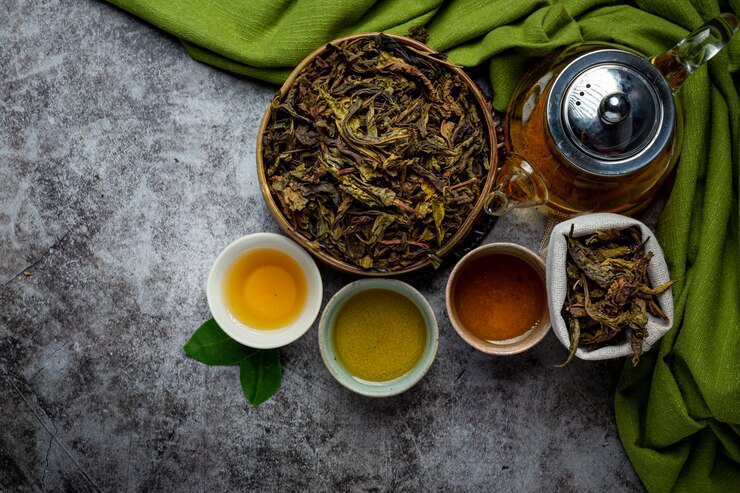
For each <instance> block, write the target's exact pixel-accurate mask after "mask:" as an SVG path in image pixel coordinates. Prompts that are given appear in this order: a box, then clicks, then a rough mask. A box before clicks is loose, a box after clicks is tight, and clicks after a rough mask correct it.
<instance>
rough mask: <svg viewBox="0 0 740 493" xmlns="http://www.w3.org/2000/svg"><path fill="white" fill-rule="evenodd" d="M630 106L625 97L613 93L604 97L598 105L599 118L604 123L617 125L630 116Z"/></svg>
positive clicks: (618, 93)
mask: <svg viewBox="0 0 740 493" xmlns="http://www.w3.org/2000/svg"><path fill="white" fill-rule="evenodd" d="M631 109H632V106H631V105H630V101H629V99H627V96H625V95H624V94H622V93H621V92H615V93H612V94H608V95H606V96H604V99H602V100H601V103H599V117H600V118H601V120H602V121H603V122H604V123H607V124H612V125H613V124H615V123H619V122H621V121H622V120H624V119H625V118H627V117H628V116H629V114H630V110H631Z"/></svg>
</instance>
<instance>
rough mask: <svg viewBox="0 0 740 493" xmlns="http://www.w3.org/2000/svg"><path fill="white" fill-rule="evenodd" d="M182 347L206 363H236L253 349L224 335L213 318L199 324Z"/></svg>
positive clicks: (192, 356) (191, 355)
mask: <svg viewBox="0 0 740 493" xmlns="http://www.w3.org/2000/svg"><path fill="white" fill-rule="evenodd" d="M182 348H183V349H184V350H185V352H186V353H187V354H188V355H189V356H190V357H191V358H194V359H196V360H198V361H200V362H201V363H205V364H206V365H236V364H239V362H240V361H241V360H243V359H244V358H246V357H247V356H249V355H250V354H251V352H252V351H254V349H252V348H250V347H247V346H244V345H243V344H239V343H238V342H236V341H235V340H234V339H232V338H231V337H229V336H228V335H226V333H225V332H224V331H223V330H222V329H221V327H219V326H218V324H217V323H216V321H215V320H213V319H210V320H208V321H206V322H205V323H204V324H203V325H201V326H200V327H199V328H198V330H196V331H195V334H193V336H192V337H191V338H190V340H189V341H188V342H187V343H186V344H185V345H184V346H183V347H182Z"/></svg>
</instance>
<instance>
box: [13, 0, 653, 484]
mask: <svg viewBox="0 0 740 493" xmlns="http://www.w3.org/2000/svg"><path fill="white" fill-rule="evenodd" d="M0 11H3V12H4V13H3V14H2V19H0V119H1V121H2V124H1V126H0V286H1V287H0V408H1V411H0V489H2V490H8V491H36V490H49V491H61V490H76V491H91V490H105V491H139V490H167V491H228V490H245V489H247V490H255V491H291V490H306V489H311V490H327V491H328V490H337V491H391V490H393V491H396V490H400V491H404V490H411V491H425V490H436V491H476V490H478V491H481V490H494V491H535V490H542V491H574V490H578V491H624V490H627V491H633V490H641V489H642V486H641V483H640V481H639V479H638V478H637V477H636V475H635V473H634V471H633V469H632V467H631V466H630V464H629V461H628V460H627V457H626V456H625V454H624V451H623V449H622V446H621V445H620V442H619V438H618V436H617V430H616V427H615V423H614V411H613V391H614V387H615V385H616V381H617V378H618V376H619V372H620V369H621V367H622V361H607V362H600V363H586V362H581V361H575V362H574V363H573V364H571V365H570V366H569V367H568V368H566V369H556V368H553V365H554V364H555V363H559V362H560V361H562V360H563V359H564V357H565V356H566V350H565V349H564V348H563V347H562V346H561V345H560V344H559V343H558V341H557V340H556V338H555V336H554V335H552V334H549V335H548V336H547V338H546V339H545V340H544V341H543V342H542V343H541V344H540V345H539V346H538V347H536V348H535V349H534V350H532V351H530V352H528V353H526V354H522V355H518V356H513V357H508V358H495V357H489V356H486V355H483V354H480V353H477V352H476V351H475V350H473V349H471V348H470V347H468V346H467V345H466V344H465V343H464V342H463V341H462V340H461V339H460V338H459V337H458V336H457V335H456V333H454V331H453V330H452V328H451V326H450V324H449V322H448V320H447V317H446V315H445V311H444V298H443V291H444V284H445V280H446V276H447V274H448V272H449V266H448V267H446V268H445V269H443V270H442V271H440V272H433V273H430V274H426V275H423V276H415V277H413V278H411V279H409V281H410V282H411V283H412V284H413V285H415V286H416V287H417V288H419V289H420V290H421V291H422V292H423V293H424V294H425V295H426V296H427V297H428V299H429V300H430V301H431V302H432V305H433V306H434V308H435V312H436V316H437V318H438V320H439V323H440V332H441V337H440V345H439V354H438V358H437V361H436V362H435V363H434V365H433V367H432V369H431V371H430V372H429V374H428V375H427V376H426V378H425V379H424V380H423V381H422V382H421V383H420V384H419V385H418V386H416V387H415V388H413V389H412V390H411V391H409V392H407V393H406V394H403V395H401V396H398V397H395V398H389V399H384V400H369V399H366V398H362V397H360V396H357V395H354V394H352V393H350V392H349V391H347V390H345V389H344V388H343V387H341V386H340V385H339V384H338V383H336V382H335V381H334V380H333V379H332V377H331V376H330V374H329V372H328V371H327V370H326V369H325V368H324V366H323V364H322V361H321V357H320V354H319V349H318V344H317V340H316V332H315V327H314V329H313V330H311V331H310V332H309V333H308V334H307V335H306V336H305V337H303V338H302V339H300V340H299V341H298V342H296V343H295V344H293V345H291V346H289V347H287V348H285V349H284V350H283V351H282V362H283V368H284V379H283V384H282V388H281V389H280V390H279V392H278V393H277V395H276V396H275V397H274V398H273V399H272V400H270V401H268V402H267V403H266V404H264V405H263V406H261V407H259V408H253V407H251V406H250V405H249V404H248V402H247V401H246V399H245V397H244V395H243V394H242V391H241V388H240V386H239V381H238V369H237V368H236V367H206V366H204V365H202V364H199V363H197V362H195V361H193V360H191V359H189V358H188V357H187V356H186V355H185V354H184V352H183V351H182V349H181V346H182V345H183V344H184V343H185V342H186V341H187V339H188V338H189V336H190V335H191V334H192V332H193V331H194V330H195V329H196V328H197V327H198V325H199V324H200V323H201V322H202V321H204V320H205V319H207V318H208V317H209V313H208V308H207V305H206V295H205V280H206V275H207V272H208V269H209V267H210V264H211V262H212V261H213V260H214V258H215V256H216V255H217V253H218V252H219V251H220V250H221V249H222V248H223V247H224V246H226V245H227V244H228V243H229V242H230V241H232V240H233V239H235V238H237V237H239V236H241V235H243V234H246V233H251V232H257V231H273V232H277V231H278V228H277V226H276V224H275V223H274V222H273V221H272V219H271V217H270V216H269V214H268V211H267V209H266V207H265V206H264V204H263V202H262V198H261V195H260V192H259V187H258V184H257V178H256V173H255V158H254V147H255V137H256V132H257V126H258V122H259V120H260V117H261V115H262V112H263V110H264V108H265V107H266V105H267V102H268V100H269V98H270V97H271V95H272V94H273V93H274V91H275V90H276V87H274V86H270V85H266V84H263V83H260V82H257V81H254V80H247V79H244V78H238V77H234V76H232V75H230V74H228V73H224V72H221V71H218V70H215V69H213V68H210V67H208V66H205V65H201V64H199V63H197V62H195V61H193V60H191V59H190V58H189V57H188V55H187V54H186V52H185V51H184V50H183V49H182V48H181V46H180V45H179V44H178V42H177V40H175V39H173V38H171V37H169V36H168V35H166V34H163V33H161V32H159V31H158V30H156V29H154V28H153V27H151V26H149V25H147V24H145V23H142V22H140V21H139V20H138V19H135V18H133V17H131V16H129V15H127V14H125V13H124V12H122V11H119V10H117V9H116V8H113V7H111V6H109V5H107V4H105V3H99V2H96V1H90V0H82V1H77V2H62V1H55V0H48V1H42V2H30V1H21V0H2V1H1V2H0ZM544 229H545V220H544V216H543V215H542V214H541V213H540V212H538V211H535V210H531V211H525V212H521V213H517V214H514V215H512V216H510V217H508V218H506V219H505V220H502V221H500V222H499V223H498V224H497V225H496V227H495V228H494V230H493V232H492V233H491V234H490V235H489V236H488V238H487V239H486V241H498V240H507V241H514V242H517V243H520V244H523V245H526V246H529V247H531V248H534V249H537V248H538V247H539V243H540V239H541V236H542V232H543V230H544ZM321 273H322V275H323V277H324V283H325V294H324V299H325V301H326V300H327V299H328V298H329V297H330V296H331V295H332V294H333V293H334V292H336V291H337V290H338V289H339V288H340V287H341V286H342V285H343V284H345V283H346V282H348V281H349V280H351V279H350V278H349V277H345V276H342V275H338V274H337V273H335V272H331V271H329V270H327V269H325V268H322V269H321Z"/></svg>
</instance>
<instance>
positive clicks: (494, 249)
mask: <svg viewBox="0 0 740 493" xmlns="http://www.w3.org/2000/svg"><path fill="white" fill-rule="evenodd" d="M494 254H504V255H511V256H514V257H517V258H519V259H521V260H524V261H525V262H527V263H528V264H529V265H530V266H531V267H532V268H533V269H534V270H535V272H537V274H538V275H539V276H540V279H541V280H542V294H543V296H544V298H543V299H544V303H543V308H542V315H541V319H540V322H539V323H538V324H537V325H536V326H535V327H534V328H533V329H530V330H529V331H528V332H525V334H524V335H522V336H519V337H517V338H514V339H512V340H510V341H508V342H502V343H498V344H494V343H491V342H489V341H486V340H484V339H481V338H480V337H477V336H475V335H473V334H471V333H470V331H468V330H467V329H466V328H465V326H464V325H463V323H462V321H461V320H460V319H459V318H458V317H457V309H456V308H455V306H454V304H453V296H454V289H455V284H456V282H457V279H458V277H459V275H460V273H461V272H462V270H463V269H464V268H465V266H467V265H468V264H469V263H470V262H471V261H473V260H475V259H477V258H480V257H485V256H488V255H494ZM445 308H446V309H447V317H448V318H449V320H450V323H451V325H452V328H454V329H455V332H457V334H458V335H459V336H460V337H461V338H462V339H463V340H464V341H465V342H467V343H468V344H469V345H470V346H472V347H473V348H475V349H477V350H478V351H481V352H483V353H486V354H492V355H498V356H508V355H513V354H519V353H522V352H524V351H527V350H529V349H531V348H532V347H534V346H535V345H537V344H538V343H539V342H540V341H541V340H542V339H544V337H545V336H546V335H547V333H548V332H550V329H551V328H552V324H551V321H550V311H549V307H548V303H547V282H546V278H545V262H544V260H543V259H542V257H540V256H539V255H538V254H537V253H535V252H533V251H532V250H530V249H529V248H526V247H523V246H521V245H517V244H516V243H506V242H496V243H487V244H485V245H481V246H479V247H478V248H475V249H473V250H471V251H470V252H468V253H467V254H465V255H464V256H463V257H462V258H461V259H460V260H459V261H458V262H457V264H455V267H453V269H452V271H451V272H450V275H449V277H448V278H447V285H446V287H445Z"/></svg>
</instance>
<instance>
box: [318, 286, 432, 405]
mask: <svg viewBox="0 0 740 493" xmlns="http://www.w3.org/2000/svg"><path fill="white" fill-rule="evenodd" d="M370 289H387V290H390V291H393V292H396V293H398V294H400V295H402V296H405V297H406V298H408V299H409V300H410V301H411V302H412V303H414V305H415V306H416V307H417V308H418V309H419V311H420V312H421V314H422V316H423V317H424V321H425V327H426V331H427V343H426V346H425V347H424V352H423V354H422V356H421V358H420V359H419V361H418V363H417V364H416V365H415V366H414V367H413V368H412V369H411V370H410V371H409V372H407V373H406V374H404V375H402V376H400V377H398V378H395V379H393V380H389V381H387V382H377V383H372V384H370V383H364V382H361V381H359V380H357V379H356V378H354V377H352V375H350V374H349V372H347V371H346V370H345V369H344V368H342V365H341V363H339V361H338V360H337V358H336V353H335V352H334V350H333V348H332V343H331V340H332V337H331V333H332V330H333V322H334V318H335V317H336V315H337V313H338V312H339V311H340V309H341V308H342V307H343V306H344V304H345V303H346V302H347V301H348V300H349V299H351V298H352V297H354V296H355V295H357V294H358V293H361V292H363V291H367V290H370ZM318 339H319V350H320V352H321V359H322V360H323V361H324V366H326V368H327V369H328V370H329V373H331V375H332V376H333V377H334V379H335V380H336V381H337V382H339V383H340V384H341V385H342V386H343V387H345V388H347V389H349V390H351V391H353V392H355V393H357V394H360V395H363V396H366V397H390V396H394V395H398V394H400V393H402V392H405V391H407V390H409V389H410V388H411V387H413V386H414V385H416V384H417V383H418V382H419V381H421V379H422V378H423V377H424V376H425V375H426V374H427V372H428V371H429V369H430V368H431V366H432V364H433V363H434V360H435V359H436V356H437V350H438V349H439V325H438V324H437V318H436V317H435V315H434V310H433V309H432V306H431V305H430V304H429V302H428V301H427V299H426V298H425V297H424V295H423V294H421V293H420V292H419V291H418V290H417V289H416V288H414V287H413V286H411V285H410V284H408V283H405V282H403V281H399V280H397V279H386V278H365V279H359V280H357V281H354V282H351V283H349V284H347V285H346V286H344V287H343V288H342V289H340V290H339V291H337V292H336V293H335V294H334V296H332V297H331V299H330V300H329V302H328V303H327V304H326V307H325V308H324V311H323V313H322V314H321V320H320V321H319V328H318Z"/></svg>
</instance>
